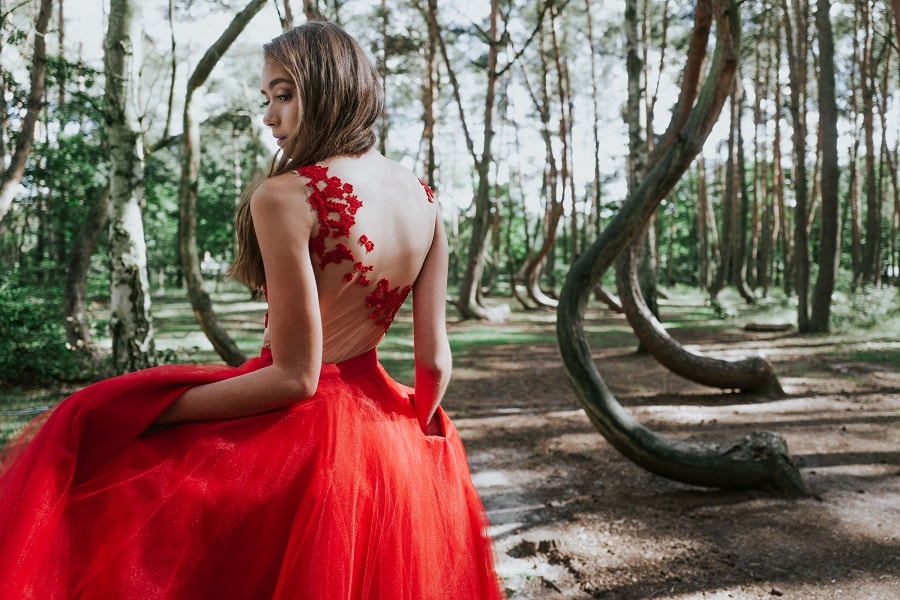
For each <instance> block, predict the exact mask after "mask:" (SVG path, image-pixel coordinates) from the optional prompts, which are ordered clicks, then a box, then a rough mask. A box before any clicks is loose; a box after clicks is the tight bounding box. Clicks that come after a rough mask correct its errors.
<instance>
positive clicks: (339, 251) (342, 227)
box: [297, 165, 434, 331]
mask: <svg viewBox="0 0 900 600" xmlns="http://www.w3.org/2000/svg"><path fill="white" fill-rule="evenodd" d="M297 172H298V173H299V174H300V175H302V176H304V177H306V178H308V179H309V183H307V184H306V185H307V187H309V188H310V189H311V190H312V193H310V195H309V203H310V205H311V206H312V207H313V210H315V211H316V216H317V217H318V220H319V231H318V233H317V234H316V235H315V236H314V237H313V238H312V239H310V241H309V248H310V251H311V252H312V253H313V254H314V255H316V256H317V257H318V258H319V268H320V269H324V268H325V266H326V265H329V264H340V263H343V262H345V261H351V262H352V263H353V268H352V269H351V270H350V271H348V272H347V273H345V274H344V282H346V283H350V282H351V281H355V283H356V284H357V285H360V286H362V287H368V286H370V285H372V280H371V279H369V277H368V276H367V275H366V274H367V273H369V272H371V271H372V270H373V269H374V267H373V266H372V265H367V264H365V263H363V262H362V261H360V260H357V259H356V255H355V254H354V253H353V250H351V249H350V247H349V246H348V245H347V244H346V243H344V242H337V243H336V244H334V245H333V246H332V247H331V248H330V249H328V248H327V242H328V240H329V239H332V240H339V239H341V238H345V239H347V240H348V241H349V239H350V228H351V227H353V225H354V224H356V216H355V215H356V211H358V210H359V209H360V208H361V207H362V202H361V201H360V200H359V198H357V197H356V194H354V193H353V186H352V185H350V184H349V183H344V182H342V181H341V180H340V179H338V178H337V177H330V176H329V175H328V167H325V166H322V165H310V166H307V167H301V168H299V169H297ZM419 181H420V182H421V184H422V187H423V188H424V189H425V195H426V197H427V199H428V201H429V202H434V192H432V191H431V188H430V187H428V185H427V184H426V183H425V182H424V181H422V180H421V179H420V180H419ZM357 241H358V243H359V245H361V246H362V247H363V248H365V250H366V253H367V254H368V253H370V252H372V251H373V250H374V249H375V243H374V242H372V240H370V239H369V238H368V236H366V235H361V236H359V239H358V240H357ZM411 290H412V286H411V285H407V286H405V287H403V288H401V287H399V286H398V287H395V288H391V284H390V282H389V281H388V280H387V279H386V278H384V277H382V278H381V279H379V280H378V283H376V284H375V289H374V290H373V291H371V292H370V293H369V294H368V295H367V296H366V306H368V307H369V308H371V309H372V312H371V313H369V318H370V319H373V320H374V321H375V323H376V324H378V325H381V326H382V327H384V330H385V331H387V330H388V328H389V327H390V326H391V323H393V322H394V317H395V316H396V315H397V311H398V310H400V307H401V306H402V305H403V302H404V301H405V300H406V297H407V296H409V292H410V291H411Z"/></svg>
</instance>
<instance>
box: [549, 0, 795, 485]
mask: <svg viewBox="0 0 900 600" xmlns="http://www.w3.org/2000/svg"><path fill="white" fill-rule="evenodd" d="M701 9H705V10H709V9H710V3H708V2H704V1H702V0H701V2H699V3H698V12H699V11H700V10H701ZM715 10H716V23H717V27H716V32H717V35H716V38H717V40H716V50H715V54H714V56H713V60H712V64H711V66H710V71H709V74H708V76H707V79H706V81H705V83H704V85H703V89H702V91H701V92H700V94H699V96H698V98H697V102H696V104H695V105H694V108H693V110H691V111H690V115H689V117H688V119H687V121H686V122H685V123H683V125H682V126H681V127H678V128H676V129H674V130H673V129H672V127H671V126H670V128H669V131H670V132H671V131H674V133H677V134H678V135H677V137H674V136H673V138H672V141H671V143H670V144H669V145H668V146H667V147H666V150H665V152H664V153H663V154H662V155H661V157H660V159H659V160H658V161H655V162H653V168H652V169H650V170H649V171H648V173H647V176H646V178H645V179H644V181H643V182H642V183H641V185H640V186H639V187H638V188H637V189H635V191H634V192H633V193H631V194H629V196H628V198H627V199H626V200H625V202H624V204H623V206H622V208H621V209H620V210H619V212H618V213H617V214H616V216H615V217H614V218H613V219H612V221H611V222H610V224H609V225H608V226H607V227H606V229H604V231H603V233H602V234H601V235H600V237H599V238H597V239H596V240H595V241H594V242H593V243H592V244H591V245H590V247H588V248H587V249H586V251H585V252H584V253H583V254H582V255H581V256H580V257H579V258H578V260H576V261H575V263H573V265H572V268H571V269H570V270H569V273H568V276H567V277H566V282H565V284H564V285H563V289H562V293H561V295H560V305H559V310H558V311H557V337H558V340H559V345H560V352H561V355H562V359H563V363H564V365H565V368H566V371H567V373H568V375H569V379H570V380H571V382H572V385H573V387H574V389H575V393H576V396H577V398H578V401H579V402H580V403H581V405H582V407H583V408H584V409H585V412H586V413H587V415H588V418H589V419H590V420H591V422H592V423H593V424H594V426H595V427H597V429H598V430H599V431H600V432H601V433H602V434H603V436H604V437H605V438H606V439H607V441H609V442H610V443H611V444H612V445H613V446H614V447H615V448H617V449H618V450H619V451H620V452H622V453H623V454H624V455H625V456H626V457H627V458H629V459H630V460H632V461H634V462H635V463H636V464H638V465H640V466H641V467H643V468H645V469H648V470H650V471H652V472H654V473H657V474H659V475H662V476H664V477H669V478H671V479H675V480H678V481H683V482H686V483H690V484H694V485H703V486H711V487H726V488H729V487H757V486H763V485H773V486H776V487H779V488H781V489H784V490H786V491H788V492H790V493H794V494H808V493H809V490H808V488H807V487H806V484H805V482H804V481H803V480H802V478H801V477H800V475H799V473H798V472H797V470H796V467H794V465H793V462H792V460H791V457H790V453H789V452H788V450H787V445H786V444H785V442H784V440H783V439H782V438H781V437H779V436H777V435H775V434H772V433H755V434H751V435H749V436H746V437H745V438H744V439H742V440H738V441H736V442H732V443H726V444H701V443H693V442H683V441H677V440H672V439H668V438H665V437H663V436H661V435H659V434H656V433H654V432H652V431H650V430H649V429H647V428H646V427H644V426H642V425H640V424H639V423H638V422H637V421H635V420H634V418H633V417H631V416H630V415H629V414H628V413H627V412H626V411H625V410H624V409H623V408H622V406H621V405H620V404H619V403H618V402H617V400H616V399H615V397H614V396H613V395H612V393H611V392H610V391H609V389H608V388H607V386H606V384H605V382H604V381H603V379H602V377H601V375H600V373H599V371H598V370H597V366H596V364H595V363H594V360H593V358H592V356H591V350H590V347H589V345H588V343H587V336H586V333H585V330H584V311H585V307H586V304H587V301H588V299H589V297H590V295H591V292H592V291H593V290H594V288H595V286H596V284H597V283H598V282H599V281H600V278H601V277H602V276H603V274H604V273H605V272H606V270H607V269H609V267H610V266H611V265H612V263H613V262H614V261H615V259H616V257H617V256H618V255H619V254H620V253H621V252H622V251H623V250H625V248H626V247H627V246H628V245H629V244H630V243H631V242H632V241H633V240H634V239H635V238H636V237H637V236H638V235H640V233H641V231H642V230H643V228H644V227H646V224H647V222H648V220H649V218H650V216H651V215H652V214H653V213H654V212H655V210H656V208H657V207H658V205H659V203H660V202H661V201H662V199H663V198H664V197H665V196H666V194H668V193H669V192H670V191H671V189H672V188H673V186H674V185H675V184H676V183H677V181H678V179H679V178H680V177H681V176H682V174H683V173H684V171H685V170H686V169H687V168H688V167H689V166H690V163H691V162H692V161H693V159H694V157H695V156H696V155H697V154H698V152H699V151H700V148H701V147H702V145H703V142H704V141H705V140H706V138H707V137H708V135H709V132H710V130H711V129H712V126H713V124H714V123H715V121H716V119H717V117H718V115H719V113H720V111H721V108H722V104H723V103H724V101H725V99H726V98H727V96H728V94H729V92H730V90H731V86H732V79H733V77H734V74H735V71H736V68H737V62H738V43H739V42H738V39H739V35H740V18H739V16H738V8H737V2H735V1H730V2H727V3H726V2H721V3H718V2H717V3H715ZM688 65H690V62H688ZM674 123H675V119H673V124H674Z"/></svg>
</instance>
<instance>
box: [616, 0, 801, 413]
mask: <svg viewBox="0 0 900 600" xmlns="http://www.w3.org/2000/svg"><path fill="white" fill-rule="evenodd" d="M712 17H713V15H712V7H711V6H710V5H709V4H708V3H704V2H701V3H700V5H698V7H697V10H696V11H695V13H694V28H693V30H692V33H691V40H690V43H689V45H688V55H687V60H686V61H685V69H684V72H683V76H682V87H681V92H680V93H679V96H678V99H677V101H676V104H675V108H674V110H673V111H672V120H671V121H670V123H669V127H668V129H667V130H666V132H665V133H664V134H663V135H662V136H661V138H660V140H659V142H658V143H657V144H656V146H655V147H654V148H653V151H652V152H651V153H650V155H649V157H648V158H647V165H649V166H650V167H652V166H653V165H655V164H656V163H658V162H659V161H660V160H661V159H662V157H663V156H664V155H665V153H666V152H667V151H668V149H669V148H670V146H671V145H672V144H673V142H674V140H675V136H676V134H679V133H680V132H681V131H682V129H683V127H684V125H685V122H686V121H687V119H688V117H689V116H690V111H691V107H692V106H693V104H694V101H695V100H696V97H697V90H698V82H699V81H700V74H701V67H702V65H703V63H704V58H705V56H706V46H707V42H708V41H709V32H710V29H711V26H712ZM702 213H703V214H705V213H706V209H704V210H703V211H702ZM651 227H652V225H651ZM642 238H643V235H641V236H638V237H637V239H636V240H635V241H634V242H632V243H631V244H630V245H629V246H628V248H626V249H625V251H624V252H623V253H622V255H621V257H620V258H619V259H618V261H617V262H616V287H617V289H618V292H619V295H620V296H621V300H622V309H623V312H624V313H625V316H626V317H627V319H628V323H629V324H630V325H631V328H632V329H633V330H634V333H635V335H636V336H637V338H638V339H639V340H640V342H641V347H642V348H644V349H645V350H647V351H648V352H650V354H652V355H653V358H655V359H656V360H657V361H658V362H659V363H660V364H662V365H663V366H664V367H666V368H667V369H669V370H670V371H672V372H673V373H676V374H678V375H680V376H682V377H684V378H686V379H689V380H691V381H694V382H696V383H700V384H702V385H708V386H712V387H718V388H722V389H736V390H741V391H745V392H757V393H761V394H768V395H773V396H780V395H782V394H783V393H784V391H783V390H782V389H781V384H780V383H779V382H778V378H777V376H776V375H775V372H774V370H773V369H772V366H771V365H770V364H769V362H768V361H766V360H765V359H764V358H762V357H760V356H750V357H746V358H743V359H740V360H733V361H731V360H724V359H719V358H715V357H711V356H704V355H701V354H698V353H696V352H692V351H690V350H688V349H687V348H685V347H684V346H682V345H681V344H679V343H678V341H676V340H675V339H674V338H673V337H672V336H671V335H669V332H668V331H666V329H665V328H664V327H663V326H662V324H661V323H660V322H659V319H658V318H657V317H656V315H655V314H654V311H653V310H652V308H651V307H650V306H649V305H648V303H647V301H646V300H645V298H644V294H643V292H642V290H641V285H640V280H639V277H638V255H639V254H640V252H641V249H642V246H643V244H642Z"/></svg>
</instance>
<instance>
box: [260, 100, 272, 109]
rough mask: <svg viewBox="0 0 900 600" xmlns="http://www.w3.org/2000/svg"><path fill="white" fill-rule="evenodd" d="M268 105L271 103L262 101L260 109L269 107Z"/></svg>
mask: <svg viewBox="0 0 900 600" xmlns="http://www.w3.org/2000/svg"><path fill="white" fill-rule="evenodd" d="M270 104H271V102H270V101H268V100H263V101H262V107H263V108H266V107H267V106H269V105H270Z"/></svg>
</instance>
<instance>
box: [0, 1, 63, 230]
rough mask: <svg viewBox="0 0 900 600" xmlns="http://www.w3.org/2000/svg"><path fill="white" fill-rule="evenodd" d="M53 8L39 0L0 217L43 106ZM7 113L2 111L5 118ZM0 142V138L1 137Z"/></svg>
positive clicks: (3, 176)
mask: <svg viewBox="0 0 900 600" xmlns="http://www.w3.org/2000/svg"><path fill="white" fill-rule="evenodd" d="M52 12H53V1H52V0H41V4H40V8H39V9H38V16H37V19H36V20H35V23H34V55H33V56H34V57H33V59H32V62H31V90H30V91H29V92H28V100H27V101H26V106H27V109H26V110H25V117H24V118H23V119H22V123H21V125H20V127H19V135H18V136H16V148H15V150H14V151H13V155H12V157H11V158H10V161H9V164H8V165H7V164H5V163H4V166H5V168H4V169H3V172H2V173H0V221H2V220H3V217H5V216H6V213H7V212H8V211H9V207H10V206H12V202H13V199H14V198H15V197H16V191H17V190H18V188H19V183H20V182H21V181H22V176H23V175H24V174H25V161H26V160H27V159H28V155H29V154H30V153H31V144H32V142H33V141H34V126H35V124H36V123H37V119H38V115H39V114H40V112H41V108H43V106H44V91H45V85H44V83H45V78H46V74H47V41H46V39H45V36H46V34H47V27H48V26H49V24H50V14H51V13H52ZM3 87H4V89H5V86H3ZM5 118H6V113H5V112H4V119H5ZM0 142H2V140H0Z"/></svg>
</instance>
